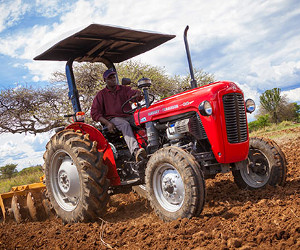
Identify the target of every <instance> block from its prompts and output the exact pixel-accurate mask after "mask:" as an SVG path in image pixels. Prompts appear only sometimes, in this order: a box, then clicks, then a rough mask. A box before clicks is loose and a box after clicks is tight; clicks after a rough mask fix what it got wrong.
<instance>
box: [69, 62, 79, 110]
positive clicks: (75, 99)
mask: <svg viewBox="0 0 300 250" xmlns="http://www.w3.org/2000/svg"><path fill="white" fill-rule="evenodd" d="M73 61H74V59H69V60H68V62H67V64H66V76H67V80H68V86H69V93H68V94H69V99H70V100H71V103H72V106H73V110H74V113H75V114H76V113H77V112H79V111H81V107H80V102H79V95H78V90H77V87H76V83H75V78H74V73H73V67H72V65H73Z"/></svg>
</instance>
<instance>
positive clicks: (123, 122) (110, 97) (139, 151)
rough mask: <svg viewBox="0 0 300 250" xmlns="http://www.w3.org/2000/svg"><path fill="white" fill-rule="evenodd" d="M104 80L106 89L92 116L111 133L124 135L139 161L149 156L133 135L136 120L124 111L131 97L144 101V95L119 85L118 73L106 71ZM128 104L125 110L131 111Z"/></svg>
mask: <svg viewBox="0 0 300 250" xmlns="http://www.w3.org/2000/svg"><path fill="white" fill-rule="evenodd" d="M103 79H104V81H105V83H106V87H105V88H104V89H102V90H100V91H99V92H98V94H97V95H96V96H95V98H94V101H93V105H92V108H91V116H92V118H93V120H94V121H96V122H101V124H102V125H104V126H106V127H107V129H108V131H109V132H111V133H114V132H115V129H116V128H117V129H118V130H120V131H121V132H122V133H123V136H124V139H125V141H126V143H127V146H128V148H129V151H130V153H131V154H132V155H133V156H134V157H135V158H136V161H139V160H140V159H141V158H145V157H146V156H147V154H146V151H145V149H144V148H139V146H138V142H137V140H136V138H135V136H134V134H133V131H132V127H131V125H130V124H132V125H133V126H134V125H135V124H134V118H133V116H132V115H129V114H125V113H124V112H123V111H122V105H123V103H124V102H125V101H127V100H128V99H130V98H131V97H136V99H137V100H138V101H140V100H142V99H143V97H142V94H141V92H140V91H139V90H134V89H132V88H131V87H129V86H123V85H117V77H116V72H114V71H112V70H109V69H108V70H106V71H105V72H104V73H103ZM130 109H131V107H130V104H129V103H128V104H127V105H126V106H125V107H124V110H130Z"/></svg>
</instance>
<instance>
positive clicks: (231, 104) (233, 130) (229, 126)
mask: <svg viewBox="0 0 300 250" xmlns="http://www.w3.org/2000/svg"><path fill="white" fill-rule="evenodd" d="M223 106H224V114H225V122H226V131H227V140H228V142H229V143H239V142H244V141H246V140H247V139H248V133H247V120H246V112H245V103H244V98H243V95H242V94H239V93H230V94H227V95H224V96H223Z"/></svg>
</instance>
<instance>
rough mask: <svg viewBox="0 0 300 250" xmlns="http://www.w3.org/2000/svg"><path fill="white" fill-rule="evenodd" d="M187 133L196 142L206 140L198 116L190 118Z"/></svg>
mask: <svg viewBox="0 0 300 250" xmlns="http://www.w3.org/2000/svg"><path fill="white" fill-rule="evenodd" d="M189 131H190V133H191V134H192V135H193V136H195V137H196V139H197V140H202V139H207V135H206V133H205V130H204V127H203V124H202V122H201V119H200V117H199V115H198V114H195V115H194V116H193V117H191V118H190V121H189Z"/></svg>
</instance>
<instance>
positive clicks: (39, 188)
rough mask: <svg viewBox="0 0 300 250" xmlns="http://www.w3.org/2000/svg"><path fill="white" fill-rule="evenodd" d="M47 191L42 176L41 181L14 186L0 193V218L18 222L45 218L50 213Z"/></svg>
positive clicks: (5, 220) (4, 220)
mask: <svg viewBox="0 0 300 250" xmlns="http://www.w3.org/2000/svg"><path fill="white" fill-rule="evenodd" d="M45 192H46V186H45V185H44V184H43V182H42V178H41V182H38V183H33V184H28V185H22V186H16V187H12V188H11V190H10V191H9V192H7V193H2V194H0V207H1V211H2V213H0V220H2V221H3V222H8V221H12V220H15V221H16V222H17V223H21V222H24V221H41V220H45V219H46V218H48V217H49V215H50V206H49V201H48V199H46V196H45ZM1 217H2V218H1Z"/></svg>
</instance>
